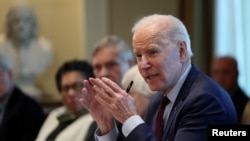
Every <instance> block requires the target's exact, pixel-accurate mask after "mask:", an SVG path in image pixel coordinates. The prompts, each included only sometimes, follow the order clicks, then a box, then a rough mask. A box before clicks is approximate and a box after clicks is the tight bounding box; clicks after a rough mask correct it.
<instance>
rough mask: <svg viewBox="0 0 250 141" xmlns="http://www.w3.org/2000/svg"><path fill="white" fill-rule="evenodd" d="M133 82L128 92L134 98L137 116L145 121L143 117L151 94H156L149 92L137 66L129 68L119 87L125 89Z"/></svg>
mask: <svg viewBox="0 0 250 141" xmlns="http://www.w3.org/2000/svg"><path fill="white" fill-rule="evenodd" d="M131 81H133V85H132V87H131V89H130V91H129V94H130V95H131V96H132V97H133V98H134V100H135V103H136V108H137V111H138V113H139V115H140V116H141V117H142V118H143V119H145V115H146V112H147V108H148V104H149V101H150V98H151V96H152V95H153V94H155V93H156V92H154V91H151V90H150V89H149V87H148V85H147V83H146V82H145V80H144V79H143V78H142V76H141V74H140V72H139V70H138V66H137V65H135V66H133V67H132V68H130V69H129V70H128V71H127V72H126V73H125V74H124V76H123V79H122V82H121V86H122V87H123V88H124V89H126V88H127V87H128V85H129V84H130V82H131Z"/></svg>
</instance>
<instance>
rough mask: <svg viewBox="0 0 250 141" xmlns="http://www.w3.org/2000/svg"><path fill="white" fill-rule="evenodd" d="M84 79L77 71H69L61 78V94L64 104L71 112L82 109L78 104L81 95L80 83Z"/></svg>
mask: <svg viewBox="0 0 250 141" xmlns="http://www.w3.org/2000/svg"><path fill="white" fill-rule="evenodd" d="M84 79H85V78H84V77H83V76H82V74H81V73H80V72H78V71H69V72H67V73H65V74H63V76H62V80H61V94H62V97H63V101H64V104H65V105H66V106H67V108H68V109H69V110H71V111H73V112H77V111H79V110H80V109H82V106H81V104H80V103H79V96H80V95H81V93H82V88H83V85H82V81H83V80H84Z"/></svg>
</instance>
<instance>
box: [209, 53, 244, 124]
mask: <svg viewBox="0 0 250 141" xmlns="http://www.w3.org/2000/svg"><path fill="white" fill-rule="evenodd" d="M211 77H212V78H213V79H214V80H215V81H217V82H218V83H219V84H220V85H221V86H222V87H223V88H224V89H225V90H226V91H227V92H228V93H229V94H230V96H231V98H232V101H233V103H234V106H235V109H236V112H237V115H238V119H239V121H240V122H241V119H242V114H243V111H244V109H245V107H246V104H247V101H248V100H249V97H248V96H247V95H246V93H245V92H244V91H243V90H242V89H241V87H240V86H239V83H238V77H239V70H238V64H237V61H236V59H235V58H233V57H231V56H222V57H217V58H215V59H214V60H213V61H212V64H211Z"/></svg>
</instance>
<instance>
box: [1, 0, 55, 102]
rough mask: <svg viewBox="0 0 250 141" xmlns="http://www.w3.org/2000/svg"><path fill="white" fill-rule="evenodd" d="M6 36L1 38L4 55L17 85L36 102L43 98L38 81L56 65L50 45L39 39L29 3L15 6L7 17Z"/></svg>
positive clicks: (42, 38)
mask: <svg viewBox="0 0 250 141" xmlns="http://www.w3.org/2000/svg"><path fill="white" fill-rule="evenodd" d="M5 25H6V26H5V30H6V32H5V34H2V35H0V52H1V53H4V55H5V56H6V57H7V58H8V59H9V60H10V62H11V63H12V64H13V67H14V68H13V71H14V72H13V73H14V82H15V83H16V84H17V85H18V86H19V87H20V88H21V90H23V91H24V92H25V93H27V94H28V95H30V96H31V97H32V98H35V99H39V97H40V96H41V94H42V90H40V89H39V88H38V87H37V86H36V79H37V77H38V76H39V75H40V74H42V73H43V72H44V71H45V70H46V69H47V68H48V67H49V66H50V64H51V63H52V60H53V50H52V47H51V44H50V42H49V41H48V40H47V39H45V38H44V37H42V36H39V35H38V28H37V20H36V15H35V12H34V9H33V8H32V7H31V6H30V5H28V4H26V3H18V4H15V5H13V6H12V7H11V8H10V9H9V11H8V13H7V16H6V23H5Z"/></svg>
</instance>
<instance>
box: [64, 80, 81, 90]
mask: <svg viewBox="0 0 250 141" xmlns="http://www.w3.org/2000/svg"><path fill="white" fill-rule="evenodd" d="M82 88H83V83H82V82H75V83H73V84H70V85H64V86H62V87H61V90H62V92H68V91H69V90H70V89H72V90H75V91H81V90H82Z"/></svg>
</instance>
